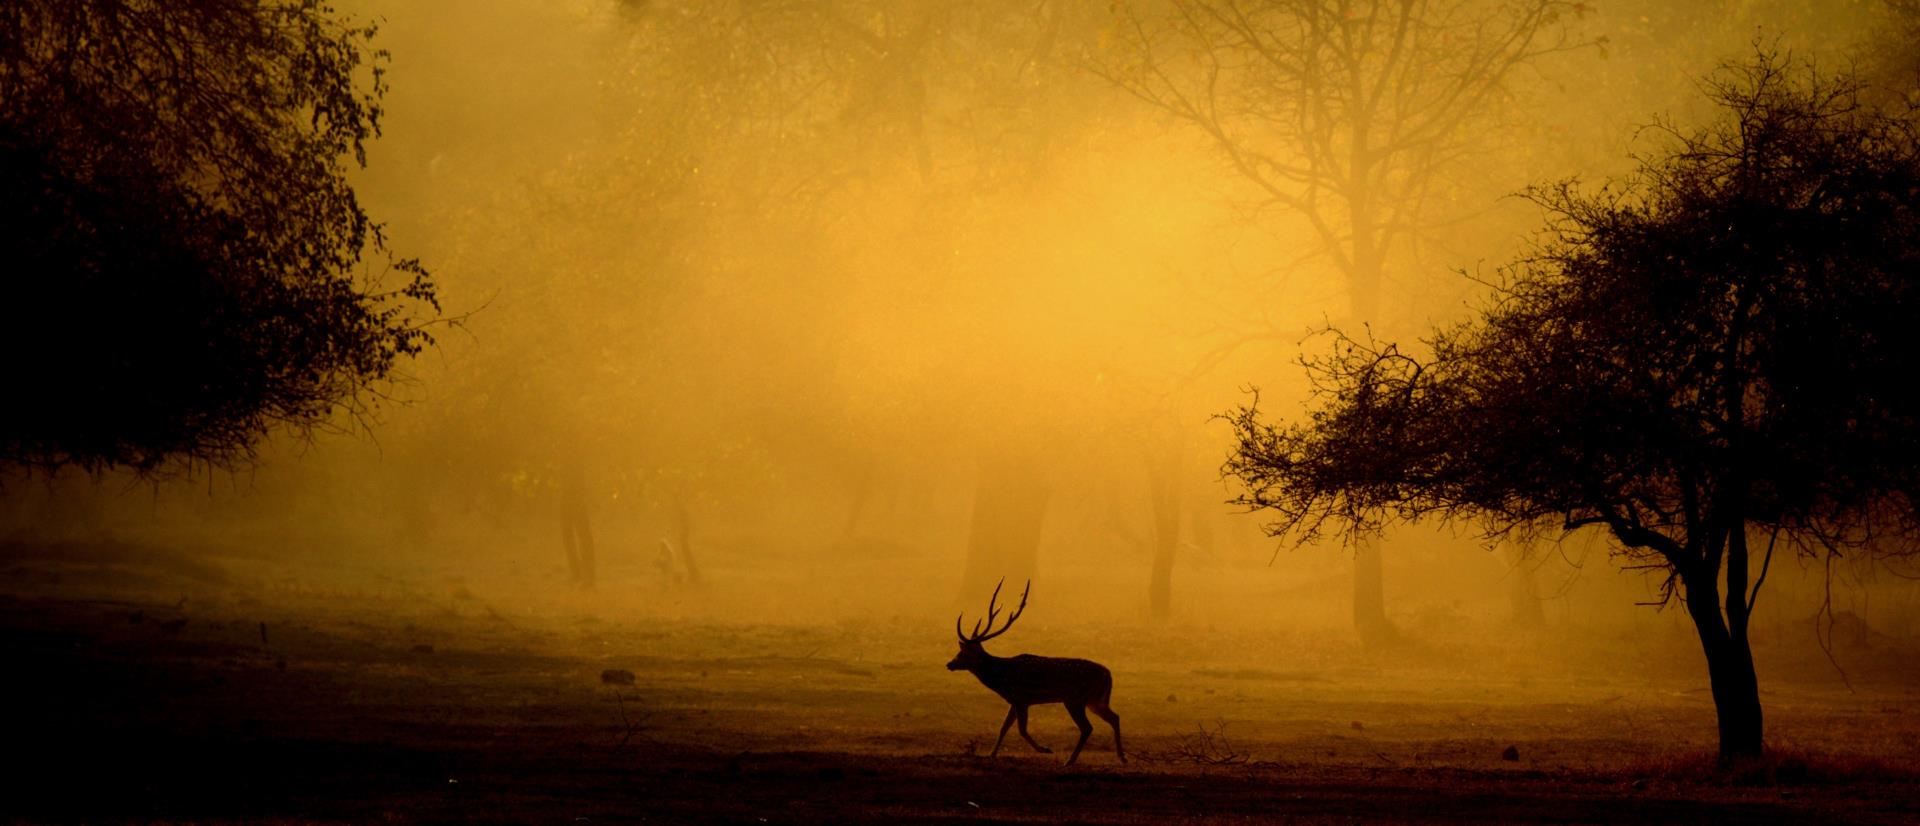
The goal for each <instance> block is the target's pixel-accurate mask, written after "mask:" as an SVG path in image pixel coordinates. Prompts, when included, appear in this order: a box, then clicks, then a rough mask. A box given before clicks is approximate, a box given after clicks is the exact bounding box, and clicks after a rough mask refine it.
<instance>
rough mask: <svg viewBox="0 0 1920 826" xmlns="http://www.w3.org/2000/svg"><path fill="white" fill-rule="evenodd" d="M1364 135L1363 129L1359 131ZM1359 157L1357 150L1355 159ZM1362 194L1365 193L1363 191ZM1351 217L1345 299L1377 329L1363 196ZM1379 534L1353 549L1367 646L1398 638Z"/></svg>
mask: <svg viewBox="0 0 1920 826" xmlns="http://www.w3.org/2000/svg"><path fill="white" fill-rule="evenodd" d="M1361 134H1362V136H1364V132H1362V133H1361ZM1363 148H1364V141H1363V140H1362V139H1360V138H1356V146H1355V152H1356V153H1358V152H1360V151H1361V150H1362V149H1363ZM1361 159H1362V156H1361V155H1358V154H1356V156H1355V162H1356V163H1358V162H1359V161H1360V160H1361ZM1362 194H1364V193H1362ZM1350 206H1351V208H1352V219H1353V222H1354V224H1353V225H1354V226H1355V227H1356V228H1359V227H1365V228H1366V229H1365V230H1364V231H1360V230H1356V231H1355V233H1354V237H1353V247H1352V255H1353V268H1352V270H1351V271H1349V272H1348V279H1349V283H1348V285H1347V287H1348V291H1349V292H1348V300H1349V302H1350V305H1351V309H1352V312H1353V320H1354V321H1355V322H1358V323H1360V324H1363V325H1368V326H1370V327H1372V328H1373V330H1374V331H1375V332H1376V333H1378V332H1380V331H1381V327H1382V325H1381V323H1380V319H1379V318H1377V316H1378V315H1379V313H1380V280H1381V269H1382V266H1383V261H1382V258H1381V251H1380V250H1377V249H1375V248H1374V245H1373V233H1374V232H1376V231H1377V229H1376V228H1375V226H1374V224H1373V223H1372V220H1371V218H1370V213H1369V212H1368V211H1367V205H1366V203H1365V201H1364V199H1362V198H1360V197H1357V196H1356V198H1355V200H1354V202H1353V203H1352V204H1351V205H1350ZM1379 539H1380V538H1379V537H1361V538H1360V539H1359V540H1358V541H1357V542H1355V544H1354V550H1353V627H1354V630H1355V631H1358V632H1359V633H1360V642H1361V644H1363V645H1367V646H1376V645H1383V644H1388V643H1392V642H1393V641H1395V640H1397V639H1399V637H1400V634H1399V631H1398V629H1395V628H1394V627H1393V623H1391V622H1388V621H1387V596H1386V590H1387V589H1386V571H1385V566H1384V564H1383V562H1382V560H1381V558H1380V547H1379V544H1378V543H1379Z"/></svg>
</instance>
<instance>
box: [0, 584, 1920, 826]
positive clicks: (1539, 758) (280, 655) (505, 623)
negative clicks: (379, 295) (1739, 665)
mask: <svg viewBox="0 0 1920 826" xmlns="http://www.w3.org/2000/svg"><path fill="white" fill-rule="evenodd" d="M98 573H99V572H98V571H94V572H93V574H98ZM93 574H89V573H88V572H85V571H80V572H75V571H66V572H64V573H61V572H58V571H52V569H50V568H49V566H46V565H28V564H15V565H13V566H12V567H11V568H9V569H8V571H7V579H6V580H5V583H4V588H0V661H4V662H5V663H6V664H7V668H6V671H7V675H8V676H7V677H6V678H5V681H6V683H7V684H8V685H9V689H8V692H7V693H8V694H9V695H11V696H12V698H13V699H12V701H11V702H10V703H8V705H7V710H8V715H7V718H8V721H9V722H8V724H7V727H6V728H7V730H8V731H7V737H6V739H7V742H8V744H9V748H8V751H9V752H10V753H11V754H12V755H13V757H14V760H12V761H9V762H12V763H13V765H14V768H12V769H9V770H7V773H6V775H5V784H6V786H7V788H6V789H5V791H4V794H0V819H11V820H16V821H21V822H119V821H140V822H156V821H164V822H237V821H247V822H285V823H292V822H312V821H326V822H349V823H369V822H401V823H407V822H437V821H461V822H502V823H517V822H539V823H603V822H650V823H707V822H716V823H903V822H916V823H939V822H968V823H972V822H1085V823H1170V822H1206V823H1214V822H1221V823H1234V822H1296V823H1492V822H1553V823H1605V822H1663V823H1692V822H1703V823H1704V822H1713V823H1762V822H1768V823H1771V822H1790V823H1902V822H1916V821H1920V784H1917V783H1915V782H1914V781H1915V779H1916V774H1915V770H1916V768H1920V686H1917V685H1916V683H1915V682H1914V679H1913V674H1912V667H1911V666H1910V665H1888V666H1887V667H1886V668H1883V669H1881V670H1879V671H1869V672H1864V673H1856V674H1854V675H1852V676H1851V679H1852V681H1853V686H1852V688H1851V690H1849V689H1848V688H1846V687H1845V686H1844V685H1836V683H1835V681H1834V680H1833V679H1831V678H1822V679H1803V680H1795V679H1789V678H1784V677H1769V676H1766V675H1763V684H1764V686H1765V689H1764V692H1763V700H1764V701H1765V703H1766V704H1767V711H1768V715H1769V716H1768V725H1769V741H1770V743H1772V744H1774V745H1775V746H1776V747H1778V748H1780V749H1781V750H1782V751H1783V752H1784V753H1785V754H1786V755H1787V756H1786V757H1784V758H1782V759H1780V760H1779V761H1777V762H1776V763H1775V764H1773V765H1771V766H1767V767H1761V768H1756V769H1753V770H1751V771H1749V772H1746V773H1743V774H1728V773H1725V772H1718V771H1715V770H1714V769H1713V768H1712V767H1711V762H1712V761H1711V760H1710V759H1709V758H1708V757H1707V756H1706V755H1707V754H1708V753H1709V751H1710V750H1711V748H1712V743H1713V740H1712V736H1713V731H1712V716H1711V704H1710V701H1709V699H1708V697H1707V695H1706V692H1705V689H1704V679H1703V677H1702V675H1700V674H1697V673H1695V672H1696V668H1697V663H1698V659H1697V657H1698V655H1697V652H1689V651H1688V650H1687V649H1686V648H1685V647H1684V646H1683V645H1675V646H1670V647H1668V648H1660V647H1658V646H1655V647H1653V648H1651V649H1647V650H1642V649H1641V648H1635V649H1633V650H1634V651H1635V652H1637V653H1635V654H1633V655H1630V656H1629V655H1623V658H1622V660H1621V661H1619V662H1615V663H1612V664H1609V665H1587V666H1579V665H1569V664H1566V663H1565V662H1562V659H1563V658H1560V657H1559V655H1558V653H1557V652H1558V649H1559V648H1560V647H1561V643H1558V642H1556V641H1554V640H1553V639H1551V638H1543V639H1541V640H1539V641H1537V642H1535V643H1533V644H1532V647H1528V646H1527V644H1525V643H1520V644H1518V648H1517V649H1516V648H1515V645H1516V644H1515V643H1512V642H1503V643H1502V644H1501V646H1502V647H1500V648H1498V649H1497V650H1498V651H1504V652H1507V653H1505V654H1501V655H1498V656H1496V655H1495V654H1494V653H1492V652H1495V651H1496V649H1495V648H1494V647H1491V646H1490V645H1487V644H1482V643H1479V642H1476V641H1474V640H1473V639H1471V636H1472V635H1457V636H1456V638H1453V639H1452V640H1451V641H1449V639H1447V638H1441V639H1438V640H1437V641H1436V640H1434V639H1427V640H1425V641H1421V642H1416V643H1412V644H1409V645H1408V646H1405V647H1404V648H1402V649H1400V650H1397V651H1393V652H1360V651H1356V650H1354V649H1353V647H1352V646H1351V645H1350V644H1348V643H1347V642H1346V641H1345V640H1337V639H1332V640H1330V639H1324V638H1323V635H1295V634H1288V633H1285V632H1282V631H1269V632H1255V631H1244V630H1231V629H1220V628H1207V627H1183V626H1173V627H1165V628H1157V629H1156V628H1151V627H1149V628H1130V629H1121V630H1116V629H1113V628H1101V627H1094V626H1083V627H1075V626H1071V625H1065V626H1062V625H1046V624H1044V623H1034V624H1033V625H1032V627H1026V626H1023V627H1022V628H1021V629H1020V630H1019V631H1017V632H1016V633H1015V634H1013V635H1010V636H1009V637H1007V638H1005V639H1004V640H999V641H996V644H995V650H996V652H997V653H1001V654H1013V653H1018V652H1021V651H1031V652H1034V653H1045V654H1060V655H1078V656H1088V657H1091V658H1094V659H1097V660H1100V661H1102V662H1104V663H1106V664H1107V665H1109V666H1110V667H1111V668H1112V669H1113V671H1114V672H1115V675H1116V687H1115V691H1114V708H1115V710H1116V711H1118V712H1119V713H1120V714H1121V716H1122V727H1123V732H1124V734H1125V736H1126V744H1127V746H1128V751H1129V757H1130V760H1129V762H1128V763H1126V764H1125V765H1121V764H1120V763H1119V762H1118V761H1117V760H1116V759H1115V755H1114V753H1113V742H1112V739H1111V737H1110V735H1109V733H1108V732H1107V730H1106V729H1105V728H1104V727H1101V728H1099V729H1098V730H1097V731H1096V732H1095V735H1094V737H1093V739H1092V740H1091V742H1090V743H1089V745H1088V750H1087V752H1086V753H1085V754H1084V755H1082V758H1081V761H1080V763H1079V765H1077V766H1073V767H1066V766H1063V765H1062V764H1063V762H1064V755H1065V752H1066V751H1067V750H1069V749H1070V747H1071V744H1072V741H1071V738H1070V735H1071V734H1072V733H1073V728H1072V725H1071V723H1070V722H1069V721H1068V719H1067V717H1066V715H1065V713H1064V712H1063V711H1061V710H1060V709H1059V707H1057V706H1053V707H1041V708H1036V709H1035V711H1034V726H1033V728H1034V733H1035V736H1036V737H1037V738H1038V739H1039V740H1040V741H1041V742H1043V743H1047V744H1049V745H1051V746H1053V747H1055V749H1056V753H1055V754H1052V755H1043V754H1036V753H1034V752H1032V751H1031V750H1029V749H1028V748H1027V747H1026V746H1025V745H1024V744H1020V743H1019V741H1018V740H1017V738H1011V739H1012V742H1010V743H1009V745H1007V746H1006V747H1004V748H1003V749H1002V751H1001V753H1000V754H999V755H998V756H997V757H989V756H988V754H987V753H988V751H989V750H990V749H991V748H992V745H993V736H994V734H995V733H996V731H997V729H998V725H999V722H1000V720H1001V717H1002V716H1003V715H1004V713H1005V707H1004V706H1003V705H1002V704H1000V703H999V702H998V701H997V699H996V698H995V697H993V696H992V695H991V694H990V693H989V692H988V691H987V690H986V689H984V688H982V687H981V686H980V685H978V684H977V683H976V682H975V681H974V680H973V679H972V678H971V677H969V676H968V675H966V674H963V673H962V674H954V673H949V672H947V671H946V670H945V669H944V668H943V667H942V666H943V664H944V663H945V661H946V660H947V658H949V657H950V656H951V655H952V653H953V652H952V650H951V649H952V648H953V642H952V637H951V634H950V631H949V630H948V628H946V627H945V626H944V625H937V624H936V625H932V626H931V627H928V625H927V624H925V623H922V622H919V621H909V620H904V619H890V620H870V621H845V622H837V623H825V624H778V623H764V622H762V623H744V622H743V623H729V622H724V621H712V620H685V619H679V620H675V619H664V618H646V617H622V618H617V619H611V618H609V619H603V618H599V616H598V615H597V614H595V613H593V612H589V611H581V610H578V609H577V608H576V609H552V610H538V611H536V610H530V609H515V610H510V609H508V608H506V607H503V604H502V603H496V602H494V601H491V600H489V599H486V598H481V597H476V596H474V594H473V593H472V592H470V591H468V590H467V588H465V587H464V586H456V587H452V588H449V589H447V590H446V591H445V592H444V593H440V594H437V595H435V596H434V597H433V598H432V599H425V600H422V599H417V598H411V597H406V598H403V597H400V596H395V595H393V594H383V593H381V592H377V591H365V590H352V589H329V588H315V587H296V586H293V585H282V586H278V587H274V588H266V589H254V590H238V589H235V588H232V587H228V586H226V585H218V586H216V585H206V587H201V588H198V589H197V590H196V589H192V588H185V587H175V584H176V583H174V582H173V581H171V580H166V579H165V578H164V577H159V576H158V575H155V576H154V577H149V578H147V579H145V580H138V579H136V580H133V581H126V582H119V583H118V584H115V585H113V586H112V587H106V586H104V585H102V584H101V581H100V580H99V579H98V578H97V577H96V576H94V575H93ZM169 576H173V577H174V578H175V579H179V580H182V581H184V580H193V579H195V578H196V577H198V578H199V579H200V580H203V585H205V582H217V580H218V578H217V577H213V576H211V575H206V573H205V572H200V573H196V572H195V571H193V570H185V571H173V572H171V573H170V574H169ZM176 592H180V594H179V595H178V596H176V595H175V593H176ZM1416 636H1420V635H1419V634H1418V632H1417V630H1416ZM1424 636H1426V637H1443V635H1439V634H1428V635H1424ZM1902 657H1904V659H1902ZM1913 660H1914V658H1912V657H1910V656H1905V655H1904V654H1903V655H1901V656H1894V654H1893V653H1889V654H1888V655H1887V658H1886V662H1888V663H1896V662H1899V663H1912V662H1913ZM1536 663H1546V664H1551V665H1552V667H1550V668H1549V667H1546V666H1544V665H1543V666H1539V667H1536V666H1535V664H1536ZM610 669H616V670H624V671H627V672H631V674H632V675H633V682H632V683H631V684H630V685H628V684H618V683H609V682H606V681H605V679H604V678H603V672H605V671H608V670H610ZM1763 670H1764V667H1763ZM1776 670H1778V669H1776ZM1096 725H1097V721H1096ZM1509 747H1511V749H1512V751H1511V752H1508V749H1509ZM1509 757H1512V758H1515V759H1508V758H1509Z"/></svg>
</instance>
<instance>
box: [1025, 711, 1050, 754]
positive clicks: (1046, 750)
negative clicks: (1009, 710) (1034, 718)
mask: <svg viewBox="0 0 1920 826" xmlns="http://www.w3.org/2000/svg"><path fill="white" fill-rule="evenodd" d="M1020 736H1021V737H1025V738H1027V745H1029V746H1032V747H1033V750H1034V751H1037V752H1040V753H1041V754H1052V753H1053V749H1050V748H1047V747H1046V746H1043V745H1040V744H1039V743H1035V742H1033V735H1031V734H1028V733H1027V707H1026V706H1020Z"/></svg>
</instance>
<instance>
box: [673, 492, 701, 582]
mask: <svg viewBox="0 0 1920 826" xmlns="http://www.w3.org/2000/svg"><path fill="white" fill-rule="evenodd" d="M673 513H674V517H675V519H674V525H675V527H677V528H678V529H679V530H678V534H679V537H680V569H681V571H683V572H684V573H685V574H686V575H687V584H688V585H693V586H698V585H700V566H698V565H695V564H694V562H693V517H692V516H691V515H689V514H688V513H687V503H686V500H685V499H682V498H679V497H675V498H674V500H673Z"/></svg>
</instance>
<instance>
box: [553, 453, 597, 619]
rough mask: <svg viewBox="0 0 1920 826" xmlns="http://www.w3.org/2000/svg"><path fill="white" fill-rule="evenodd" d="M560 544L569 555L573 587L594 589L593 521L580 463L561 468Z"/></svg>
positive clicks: (568, 564) (569, 569)
mask: <svg viewBox="0 0 1920 826" xmlns="http://www.w3.org/2000/svg"><path fill="white" fill-rule="evenodd" d="M559 481H560V545H561V547H562V548H565V549H566V552H567V575H568V578H569V579H571V580H572V581H573V584H575V585H578V586H580V587H582V588H592V587H593V583H594V579H595V570H594V558H593V525H592V524H591V523H590V522H589V519H590V515H589V513H588V508H587V492H586V479H585V474H584V473H583V472H582V471H581V469H580V466H579V465H578V464H574V463H569V464H567V465H565V466H563V467H562V468H561V469H560V480H559Z"/></svg>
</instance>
